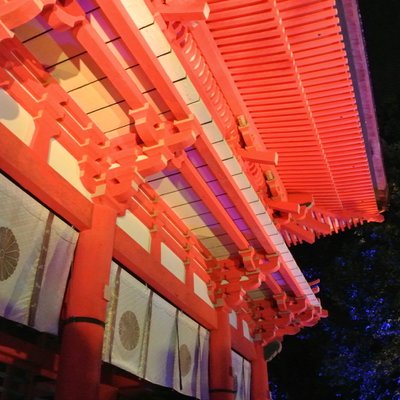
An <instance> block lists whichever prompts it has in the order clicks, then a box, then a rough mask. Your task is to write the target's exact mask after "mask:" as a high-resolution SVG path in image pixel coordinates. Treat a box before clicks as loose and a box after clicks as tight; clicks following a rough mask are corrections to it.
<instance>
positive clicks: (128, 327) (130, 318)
mask: <svg viewBox="0 0 400 400" xmlns="http://www.w3.org/2000/svg"><path fill="white" fill-rule="evenodd" d="M118 333H119V337H120V339H121V343H122V346H124V348H125V349H126V350H133V349H134V348H135V347H136V346H137V344H138V342H139V337H140V327H139V323H138V320H137V318H136V315H135V314H134V313H133V312H132V311H125V312H124V313H123V314H122V316H121V319H120V320H119V327H118Z"/></svg>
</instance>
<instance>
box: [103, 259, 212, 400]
mask: <svg viewBox="0 0 400 400" xmlns="http://www.w3.org/2000/svg"><path fill="white" fill-rule="evenodd" d="M109 286H110V293H111V295H110V301H109V303H108V309H107V321H106V330H105V337H104V346H103V360H104V361H105V362H109V363H111V364H113V365H115V366H118V367H119V368H122V369H124V370H125V371H128V372H131V373H132V374H134V375H136V376H138V377H141V378H143V379H146V380H148V381H150V382H152V383H155V384H157V385H161V386H165V387H170V388H174V389H175V390H177V391H179V392H181V393H183V394H186V395H188V396H193V397H196V398H198V399H202V400H208V398H209V396H208V349H209V347H208V346H209V345H208V343H209V332H208V331H207V330H206V329H204V328H203V327H201V326H199V324H197V323H196V322H194V321H193V320H192V319H191V318H189V317H188V316H186V315H185V314H183V313H182V312H180V311H178V310H177V309H176V308H175V307H174V306H173V305H172V304H170V303H168V302H167V301H166V300H164V299H163V298H162V297H160V296H159V295H157V294H155V293H153V292H152V291H151V290H150V289H149V288H147V287H146V286H145V285H143V284H142V283H141V282H139V281H138V280H136V279H135V278H134V277H132V276H131V275H129V274H128V273H127V272H126V271H124V270H123V269H121V267H119V266H118V265H117V264H115V263H113V264H112V265H111V274H110V281H109Z"/></svg>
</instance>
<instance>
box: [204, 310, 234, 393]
mask: <svg viewBox="0 0 400 400" xmlns="http://www.w3.org/2000/svg"><path fill="white" fill-rule="evenodd" d="M217 318H218V328H217V329H214V330H212V331H211V333H210V356H209V358H210V364H209V384H210V400H234V398H235V388H234V384H233V374H232V354H231V348H232V340H231V326H230V323H229V314H228V312H227V311H226V310H225V309H224V308H223V307H221V308H218V309H217Z"/></svg>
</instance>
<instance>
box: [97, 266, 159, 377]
mask: <svg viewBox="0 0 400 400" xmlns="http://www.w3.org/2000/svg"><path fill="white" fill-rule="evenodd" d="M111 285H112V287H113V294H112V298H111V301H110V302H109V305H108V318H107V325H106V335H105V336H106V337H105V340H104V343H105V345H104V348H103V350H104V351H103V359H104V361H107V362H110V363H111V364H113V365H116V366H117V367H119V368H122V369H124V370H125V371H128V372H131V373H132V374H134V375H136V376H139V377H143V376H144V375H145V373H146V357H147V344H148V340H147V339H148V330H149V326H148V324H149V322H150V317H151V301H152V294H151V291H150V289H148V288H147V287H146V286H144V285H143V284H142V283H140V282H139V281H138V280H137V279H135V278H134V277H133V276H131V275H129V274H128V273H127V272H126V271H124V270H122V269H121V268H120V267H118V266H117V265H116V264H114V263H113V265H112V268H111V279H110V286H111Z"/></svg>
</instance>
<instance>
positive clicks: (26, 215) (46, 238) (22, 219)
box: [0, 175, 78, 334]
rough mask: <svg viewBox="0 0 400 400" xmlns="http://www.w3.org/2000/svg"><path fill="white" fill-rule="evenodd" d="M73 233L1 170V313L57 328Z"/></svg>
mask: <svg viewBox="0 0 400 400" xmlns="http://www.w3.org/2000/svg"><path fill="white" fill-rule="evenodd" d="M77 237H78V234H77V232H76V231H75V230H74V229H73V228H72V227H70V226H68V225H67V224H66V223H65V222H63V221H62V220H60V219H59V218H58V217H57V216H55V215H54V214H53V213H51V212H50V211H49V210H48V209H46V208H45V207H43V206H42V205H41V204H39V203H38V202H37V201H36V200H34V199H33V198H32V197H30V196H29V195H28V194H26V193H25V192H24V191H22V190H21V189H20V188H18V187H17V186H16V185H15V184H13V183H12V182H11V181H9V180H8V179H7V178H6V177H4V176H3V175H0V315H2V316H3V317H5V318H7V319H10V320H13V321H16V322H19V323H21V324H25V325H29V326H31V327H33V328H35V329H38V330H40V331H42V332H48V333H53V334H57V332H58V324H59V315H60V310H61V306H62V300H63V297H64V292H65V287H66V283H67V278H68V274H69V270H70V266H71V263H72V259H73V254H74V250H75V246H76V241H77Z"/></svg>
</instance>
